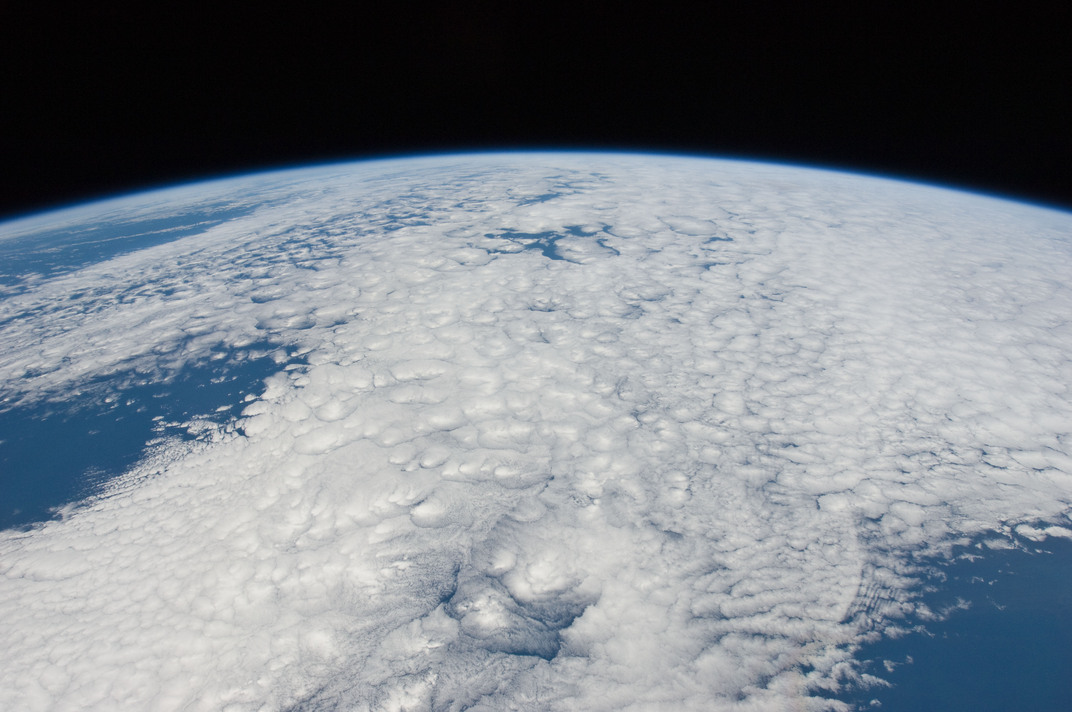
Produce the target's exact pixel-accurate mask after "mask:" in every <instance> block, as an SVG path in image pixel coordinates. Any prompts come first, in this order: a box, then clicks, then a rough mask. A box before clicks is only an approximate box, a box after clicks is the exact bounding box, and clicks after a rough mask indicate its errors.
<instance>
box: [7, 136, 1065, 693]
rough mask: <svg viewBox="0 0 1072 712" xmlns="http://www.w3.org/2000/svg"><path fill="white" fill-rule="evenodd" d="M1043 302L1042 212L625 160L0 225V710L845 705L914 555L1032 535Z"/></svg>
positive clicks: (1056, 516) (896, 185)
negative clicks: (845, 695)
mask: <svg viewBox="0 0 1072 712" xmlns="http://www.w3.org/2000/svg"><path fill="white" fill-rule="evenodd" d="M1070 274H1072V214H1069V213H1065V212H1060V211H1057V210H1052V209H1047V208H1044V207H1041V206H1035V205H1028V204H1023V203H1016V202H1011V201H1007V200H1000V199H997V198H994V197H989V196H981V195H975V194H969V193H961V192H956V191H954V190H950V189H945V188H941V187H936V186H927V185H919V184H913V183H905V182H898V181H894V180H889V179H884V178H876V177H869V176H864V175H859V174H847V173H837V172H832V171H827V170H815V169H810V168H805V167H800V166H785V165H779V164H774V163H755V162H747V161H740V160H721V159H715V158H705V157H690V156H673V155H659V154H642V153H628V154H627V153H584V152H572V151H571V152H557V153H556V152H514V153H501V154H495V153H480V154H457V155H451V154H447V155H435V156H426V157H406V158H398V159H383V160H376V161H363V162H356V163H345V164H329V165H318V166H313V167H309V168H300V169H288V170H282V171H272V172H265V173H258V174H251V175H243V176H238V177H228V178H226V179H222V180H212V181H209V182H201V183H190V184H184V185H182V186H177V187H171V188H167V189H163V190H155V191H152V192H146V193H138V194H134V195H127V196H122V197H119V198H115V199H112V200H108V201H102V202H96V203H92V204H87V205H79V206H73V207H69V208H66V209H62V210H59V211H53V212H49V213H45V214H38V215H33V216H27V217H23V218H20V219H18V220H14V221H9V222H5V223H0V467H3V468H4V469H3V470H2V471H0V486H2V487H3V488H4V489H3V490H0V508H2V510H3V511H2V512H0V526H2V527H4V529H3V530H2V531H0V617H2V619H3V620H4V621H5V625H4V626H3V627H2V628H0V706H2V707H3V708H5V709H25V710H37V709H42V710H44V709H77V708H112V707H114V708H119V707H122V708H130V709H133V708H137V709H147V710H148V709H153V710H170V709H191V710H195V709H196V710H202V709H203V710H216V709H229V710H230V709H233V710H261V709H278V710H283V709H377V710H378V709H394V710H462V709H469V710H500V709H523V710H550V709H561V710H566V709H577V710H581V709H583V710H600V709H607V710H612V709H613V710H619V709H636V710H643V709H705V710H706V709H715V710H723V709H725V710H760V709H762V710H790V709H814V710H820V709H848V708H849V703H847V702H845V701H843V700H842V699H841V698H840V697H839V696H841V695H843V693H844V692H845V691H846V689H849V688H852V687H854V686H856V687H858V686H859V685H861V684H866V683H867V682H868V680H869V678H867V677H866V675H865V674H864V673H865V671H864V669H863V668H862V667H861V664H860V660H859V658H858V655H857V654H858V653H859V651H860V650H861V646H862V645H864V644H866V643H867V642H868V641H873V640H874V639H875V638H876V636H881V634H882V633H883V632H889V631H895V630H904V629H908V628H910V627H912V626H913V625H916V624H917V623H919V622H920V621H926V620H934V619H937V618H941V617H942V616H943V615H944V613H943V612H941V611H933V610H930V609H929V608H928V606H927V604H926V603H925V602H924V600H923V598H922V595H921V594H922V589H921V580H922V579H923V578H924V577H925V575H926V573H927V570H928V567H929V566H930V565H931V564H932V563H933V562H942V561H950V560H952V559H953V558H954V557H956V556H961V555H962V554H963V551H964V547H966V546H978V547H980V548H979V551H985V550H986V549H987V548H988V547H989V548H990V549H1001V548H1003V547H1004V548H1008V547H1021V548H1023V547H1024V543H1025V542H1027V543H1028V544H1031V543H1035V544H1038V545H1039V547H1044V546H1045V543H1046V542H1047V541H1048V540H1050V541H1052V540H1066V539H1070V538H1072V444H1070V441H1069V436H1070V424H1072V399H1070V397H1069V388H1070V385H1072V358H1070V356H1069V354H1070V353H1072V318H1070V315H1072V287H1070V285H1069V282H1068V275H1070ZM876 698H878V699H879V700H881V694H878V693H876Z"/></svg>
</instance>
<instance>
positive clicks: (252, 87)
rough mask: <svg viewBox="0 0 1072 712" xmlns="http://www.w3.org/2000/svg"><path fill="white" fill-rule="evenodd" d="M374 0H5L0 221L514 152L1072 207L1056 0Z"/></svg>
mask: <svg viewBox="0 0 1072 712" xmlns="http://www.w3.org/2000/svg"><path fill="white" fill-rule="evenodd" d="M365 5H368V4H355V5H353V6H352V7H353V9H351V10H349V11H346V12H338V11H333V12H332V13H327V12H325V10H324V9H323V7H324V6H318V5H314V4H311V3H297V4H290V5H288V6H287V8H288V9H286V10H285V11H277V10H274V9H268V7H269V6H267V5H263V4H262V5H260V6H259V7H249V8H248V11H245V12H242V11H239V10H236V9H233V7H234V6H229V7H231V8H232V9H229V10H227V11H226V12H225V13H210V12H195V11H193V10H190V9H188V8H183V9H175V10H173V11H170V12H169V11H163V10H152V11H143V12H135V13H132V12H130V11H129V10H128V9H127V6H125V5H122V6H120V5H116V6H114V8H113V9H109V7H108V6H100V7H96V6H93V7H82V8H79V9H74V10H70V9H67V10H63V11H62V12H61V11H59V10H58V9H56V7H51V6H50V7H37V6H35V7H34V8H33V9H31V8H30V4H28V3H4V4H2V5H0V62H2V63H3V67H2V72H0V92H2V94H0V167H2V179H0V181H2V182H0V217H4V216H12V215H17V214H20V213H25V212H29V211H33V210H38V209H42V208H45V207H49V206H52V205H57V204H62V203H69V202H75V201H79V200H83V199H86V198H91V197H97V196H103V195H108V194H112V193H116V192H125V191H132V190H136V189H139V188H143V187H148V186H152V185H156V184H161V183H173V182H178V181H185V180H192V179H196V178H201V177H210V176H213V175H217V174H221V173H236V172H248V171H254V170H258V169H261V168H268V167H275V166H286V165H294V164H304V163H310V162H322V161H332V160H344V159H349V158H362V157H372V156H382V155H397V154H412V153H421V152H426V151H458V150H467V149H494V148H526V147H529V148H605V149H629V150H658V151H675V152H688V153H700V154H710V155H725V156H739V157H754V158H759V159H763V160H779V161H789V162H795V163H805V164H818V165H824V166H830V167H836V168H843V169H848V170H857V171H865V172H873V173H881V174H888V175H894V176H904V177H910V178H916V179H919V180H924V181H930V182H936V183H949V184H953V185H957V186H960V187H964V188H968V189H974V190H980V191H984V192H994V193H1000V194H1007V195H1010V196H1013V197H1020V198H1023V199H1027V200H1032V201H1035V202H1042V203H1050V204H1055V205H1057V206H1061V207H1065V208H1072V131H1069V129H1068V126H1069V125H1072V121H1069V117H1068V116H1067V115H1066V113H1065V107H1066V105H1067V104H1069V103H1070V101H1069V96H1068V94H1069V88H1068V87H1069V78H1070V77H1072V49H1070V47H1072V42H1070V41H1069V40H1068V36H1069V35H1068V32H1069V28H1070V27H1072V6H1070V5H1069V4H1067V3H1047V4H1045V5H1046V6H1047V7H1048V9H1045V10H1043V9H1039V8H1036V9H1033V10H1024V9H1023V8H1022V7H1019V6H1015V7H1014V6H1012V5H1007V6H1006V7H1007V9H1006V10H1004V11H1001V12H996V11H988V10H983V9H982V8H983V6H982V5H979V4H975V5H974V6H973V5H968V4H961V5H960V9H959V10H957V11H945V10H931V11H929V12H928V13H926V14H920V13H919V12H910V11H908V10H898V9H890V8H894V7H895V6H894V5H893V4H889V3H858V4H856V5H853V6H846V9H843V10H842V11H840V12H837V13H831V12H823V13H821V14H820V13H819V12H818V11H817V10H816V8H815V7H813V6H814V4H813V3H794V4H788V3H787V4H784V5H783V4H778V3H765V2H752V3H732V4H730V3H721V4H720V3H716V2H711V3H705V4H695V5H687V6H686V5H675V4H671V3H658V4H651V5H647V6H643V5H634V4H627V3H620V2H619V3H613V4H612V3H599V2H589V3H577V7H579V8H580V9H577V7H575V8H574V9H572V10H562V9H556V8H554V7H553V6H550V5H542V6H539V7H534V6H530V5H526V4H523V3H507V2H499V3H492V2H488V3H441V4H440V5H439V6H438V7H437V8H433V9H429V7H428V6H425V5H421V6H420V7H418V6H417V5H416V4H415V3H393V4H391V6H392V8H393V9H391V10H374V11H373V10H368V9H365ZM1035 5H1043V4H1041V3H1036V4H1035ZM861 6H863V9H861ZM721 8H731V9H721ZM742 8H745V9H742ZM847 8H852V9H847ZM988 12H989V13H990V14H987V13H988Z"/></svg>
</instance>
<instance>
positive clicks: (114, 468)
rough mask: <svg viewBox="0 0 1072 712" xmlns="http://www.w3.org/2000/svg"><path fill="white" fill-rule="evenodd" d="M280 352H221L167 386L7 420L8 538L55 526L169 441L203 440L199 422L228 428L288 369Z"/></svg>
mask: <svg viewBox="0 0 1072 712" xmlns="http://www.w3.org/2000/svg"><path fill="white" fill-rule="evenodd" d="M275 350H277V347H274V346H272V345H270V344H256V345H253V346H250V347H247V348H245V349H242V350H238V351H232V352H225V351H216V352H213V356H215V359H211V358H209V359H205V360H203V361H201V362H198V363H194V364H190V365H187V366H186V367H184V368H183V369H181V370H180V371H178V372H177V373H174V374H171V375H170V376H168V377H166V378H163V379H146V378H145V377H144V376H142V377H137V376H136V375H134V374H129V373H127V374H116V375H113V376H110V377H108V378H107V379H103V380H100V381H97V382H95V383H90V384H87V385H86V387H84V388H81V389H80V394H79V395H78V396H77V397H73V398H69V399H67V400H65V401H63V402H62V403H53V402H45V403H36V404H33V405H29V406H17V407H14V408H10V409H7V410H3V411H0V529H7V528H11V527H21V526H26V525H29V524H32V523H33V522H38V521H43V520H46V519H48V518H50V517H51V516H52V514H53V512H52V510H53V509H55V508H57V507H61V506H63V505H65V504H69V503H72V502H77V501H80V500H81V499H83V498H85V497H86V496H88V495H90V494H92V493H93V492H94V491H95V490H96V489H97V488H98V487H99V486H100V485H101V484H103V483H105V482H107V481H108V480H110V479H111V478H113V477H115V476H117V475H120V474H122V473H123V472H124V471H126V470H127V469H128V468H130V467H131V466H133V465H134V464H135V463H136V462H137V461H138V460H139V459H140V458H141V457H142V456H143V454H144V453H145V450H146V447H147V445H148V444H149V442H150V441H152V440H154V439H156V438H159V437H163V436H176V437H182V438H186V439H189V438H192V437H194V435H193V434H191V433H190V432H189V431H188V429H187V428H186V427H185V426H184V425H182V424H183V423H188V422H189V421H190V420H192V419H202V420H209V421H211V422H215V423H221V424H224V423H227V422H229V421H231V420H232V419H234V418H235V417H236V416H237V415H238V413H239V411H240V410H241V408H242V407H243V406H244V405H245V403H244V398H245V396H246V395H247V394H251V393H253V394H256V393H259V392H260V391H261V390H262V389H263V380H264V379H265V378H267V377H268V376H270V375H272V374H274V373H276V372H278V371H279V370H280V369H282V368H283V366H282V365H280V364H279V363H277V361H276V360H275V359H274V358H273V357H272V356H271V355H270V354H271V352H272V351H275Z"/></svg>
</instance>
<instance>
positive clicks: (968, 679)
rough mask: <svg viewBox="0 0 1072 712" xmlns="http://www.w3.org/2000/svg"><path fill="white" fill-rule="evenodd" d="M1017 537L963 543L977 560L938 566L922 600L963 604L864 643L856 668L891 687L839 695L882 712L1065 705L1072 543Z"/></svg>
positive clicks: (1068, 697)
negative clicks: (991, 544)
mask: <svg viewBox="0 0 1072 712" xmlns="http://www.w3.org/2000/svg"><path fill="white" fill-rule="evenodd" d="M1016 543H1017V544H1018V548H1016V549H1004V550H1002V549H997V550H994V549H988V548H986V547H985V546H983V547H970V548H968V549H966V550H964V551H963V552H962V553H964V554H970V555H973V557H978V558H961V559H958V560H957V561H956V562H955V563H953V564H950V565H948V566H945V567H941V569H940V575H939V576H937V577H936V578H935V579H934V580H932V581H930V582H928V583H930V584H932V585H934V586H935V588H936V590H934V591H933V592H931V593H928V594H926V595H925V596H924V599H923V600H924V601H925V602H926V603H927V604H928V605H929V606H930V608H931V609H932V610H935V611H940V610H944V609H946V608H948V607H951V606H956V605H957V603H958V601H963V602H966V604H967V608H966V609H958V610H953V611H951V612H950V613H949V614H948V617H947V618H946V619H945V620H941V621H928V622H924V623H922V625H923V627H924V629H925V630H924V631H921V632H915V633H910V634H908V635H906V636H904V637H901V638H897V639H891V638H884V639H882V640H881V641H879V642H876V643H874V644H872V645H869V646H867V647H865V648H864V649H863V650H862V651H860V653H859V655H858V657H859V658H860V659H862V660H865V661H867V662H866V665H865V669H864V672H867V673H870V674H872V675H875V676H877V677H880V678H882V679H883V680H886V681H887V682H889V683H890V684H891V686H890V687H872V688H870V689H867V690H855V691H852V692H851V693H849V694H846V695H844V696H842V697H840V698H839V699H842V700H844V701H846V702H851V703H854V704H855V705H856V706H857V708H858V709H881V710H884V711H889V710H898V711H900V710H905V711H906V712H915V711H918V710H941V711H943V712H990V711H993V712H998V711H1001V712H1009V711H1018V712H1029V711H1036V710H1037V711H1040V712H1041V711H1047V712H1068V710H1072V541H1069V540H1068V539H1058V538H1050V539H1047V540H1046V541H1044V542H1032V541H1028V540H1023V539H1019V540H1016ZM943 579H944V580H943Z"/></svg>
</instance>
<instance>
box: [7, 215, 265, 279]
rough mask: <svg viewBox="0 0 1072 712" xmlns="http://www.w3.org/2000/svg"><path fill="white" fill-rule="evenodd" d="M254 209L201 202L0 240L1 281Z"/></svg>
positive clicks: (151, 242)
mask: <svg viewBox="0 0 1072 712" xmlns="http://www.w3.org/2000/svg"><path fill="white" fill-rule="evenodd" d="M252 211H253V208H251V207H248V206H241V207H236V206H231V205H227V204H224V203H221V204H214V205H207V206H199V207H198V208H197V209H196V210H188V211H186V212H183V213H181V214H179V215H169V216H167V217H162V218H147V219H143V220H128V221H115V222H98V223H89V224H86V225H79V226H78V227H74V228H64V229H59V230H42V231H40V232H36V233H32V234H29V235H24V236H21V237H19V238H18V239H17V240H0V286H10V285H14V284H17V283H18V282H19V280H20V279H21V278H22V277H24V276H25V275H28V274H38V275H41V276H42V277H45V278H48V277H54V276H57V275H60V274H65V273H67V272H72V271H74V270H76V269H79V268H82V267H86V266H88V265H91V264H94V263H97V262H103V261H105V260H109V259H112V258H113V257H117V256H119V255H122V254H125V253H128V252H134V251H136V250H143V249H145V248H147V247H153V246H155V245H161V244H164V243H166V242H172V241H174V240H178V239H180V238H183V237H188V236H190V235H196V234H198V233H202V232H204V231H205V230H208V229H209V228H211V227H214V226H216V225H220V224H222V223H224V222H226V221H228V220H231V219H233V218H237V217H241V216H242V215H246V214H248V213H250V212H252Z"/></svg>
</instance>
